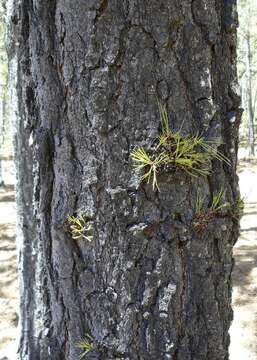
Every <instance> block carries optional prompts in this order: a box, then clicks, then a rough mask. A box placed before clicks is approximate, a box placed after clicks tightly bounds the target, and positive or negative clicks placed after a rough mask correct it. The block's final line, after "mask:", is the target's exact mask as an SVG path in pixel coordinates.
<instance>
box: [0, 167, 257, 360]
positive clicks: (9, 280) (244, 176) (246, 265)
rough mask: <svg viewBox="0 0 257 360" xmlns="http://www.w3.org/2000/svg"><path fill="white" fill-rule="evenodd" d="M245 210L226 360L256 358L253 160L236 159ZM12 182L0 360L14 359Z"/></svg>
mask: <svg viewBox="0 0 257 360" xmlns="http://www.w3.org/2000/svg"><path fill="white" fill-rule="evenodd" d="M238 170H239V171H238V172H239V179H240V188H241V194H242V196H243V197H244V200H245V211H244V216H243V217H242V221H241V236H240V239H239V240H238V242H237V244H236V245H235V248H234V257H235V268H234V272H233V284H234V286H233V309H234V321H233V323H232V326H231V329H230V334H231V346H230V360H257V161H255V162H249V161H248V162H244V161H241V162H240V166H239V169H238ZM14 234H15V199H14V190H13V186H7V187H5V188H2V189H1V188H0V324H1V327H0V360H16V359H17V358H16V355H15V351H16V346H17V344H16V339H17V322H18V281H17V273H16V256H17V254H16V247H15V235H14Z"/></svg>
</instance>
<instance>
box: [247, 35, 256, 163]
mask: <svg viewBox="0 0 257 360" xmlns="http://www.w3.org/2000/svg"><path fill="white" fill-rule="evenodd" d="M251 69H252V52H251V41H250V32H249V29H248V31H247V34H246V79H247V80H246V82H247V114H248V146H249V149H250V151H249V155H250V156H255V149H254V143H255V141H254V102H253V99H252V98H253V96H252V70H251Z"/></svg>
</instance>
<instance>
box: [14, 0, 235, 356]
mask: <svg viewBox="0 0 257 360" xmlns="http://www.w3.org/2000/svg"><path fill="white" fill-rule="evenodd" d="M236 26H237V17H236V4H235V2H234V1H230V2H224V1H221V0H218V1H212V0H208V1H205V2H203V1H198V0H196V1H194V2H188V1H187V0H180V1H175V0H169V1H167V0H165V1H160V0H151V1H148V2H146V1H141V2H135V1H133V0H127V1H114V0H109V1H108V0H101V1H100V0H99V1H98V0H94V1H84V0H83V1H81V0H77V1H62V0H60V1H58V2H57V1H55V0H53V1H47V2H46V1H42V0H38V1H37V2H32V1H28V0H21V1H20V2H19V3H18V2H16V1H15V2H14V3H13V11H12V14H10V34H11V35H10V36H11V43H10V45H9V58H10V66H11V69H12V71H16V70H17V76H16V84H17V87H16V91H17V92H16V94H15V92H13V95H17V96H18V117H17V130H16V157H17V158H18V165H17V170H18V207H19V228H20V231H19V236H18V243H19V252H20V259H19V268H20V277H21V320H20V324H21V342H20V349H19V352H20V357H21V359H33V360H35V359H49V358H51V359H52V360H59V359H60V360H61V359H77V357H78V354H80V353H81V352H83V350H84V351H85V352H86V351H87V350H90V351H89V352H88V353H87V359H117V358H119V359H133V360H134V359H147V360H149V359H153V360H154V359H176V360H179V359H180V360H182V359H183V360H187V359H192V358H197V359H199V360H201V359H202V360H204V359H210V360H221V359H224V360H225V359H228V345H229V336H228V329H229V326H230V322H231V319H232V311H231V306H230V302H231V269H232V264H233V262H232V248H233V244H234V243H235V241H236V239H237V236H238V219H237V217H236V216H235V213H233V214H234V215H233V214H232V213H231V212H229V211H228V210H226V209H228V207H229V208H230V209H232V207H235V203H236V202H237V199H238V192H237V177H236V174H235V170H236V153H237V131H238V123H239V120H240V111H239V109H238V106H239V102H240V99H239V96H238V89H237V83H236V62H235V60H236V59H235V58H236ZM16 60H17V61H16ZM156 98H158V99H159V100H160V102H161V103H162V104H163V105H165V107H166V109H167V111H168V114H169V127H170V128H171V131H173V132H177V131H180V134H181V136H187V135H188V136H191V137H192V136H196V135H197V134H202V136H204V138H205V139H206V141H209V140H212V141H213V140H214V139H215V144H216V145H215V146H216V147H218V149H219V151H220V152H222V153H224V154H225V155H226V156H228V157H229V159H230V161H231V166H228V165H227V164H226V161H219V160H218V159H214V160H213V161H212V164H211V166H209V171H210V175H209V176H199V177H195V176H191V175H190V174H188V173H186V172H185V171H182V170H179V169H177V170H175V169H176V166H174V164H173V166H171V168H170V167H168V169H166V170H165V168H160V169H159V174H158V184H159V187H160V192H158V191H157V190H156V191H153V189H152V185H151V184H147V183H145V182H143V183H142V182H141V181H140V175H139V174H137V173H135V170H134V169H133V166H132V160H131V153H132V151H133V149H135V148H136V147H137V146H141V147H142V146H143V147H144V149H146V151H148V152H149V151H151V149H152V145H153V142H154V141H155V139H157V138H158V136H159V134H160V131H161V127H160V117H159V111H158V105H157V101H156ZM206 166H207V167H208V164H206ZM218 194H219V195H218ZM217 196H218V197H219V201H218V203H217V207H215V206H214V200H215V198H216V200H217ZM225 203H226V204H227V205H226V206H225ZM228 204H229V205H228ZM219 207H220V208H219ZM225 207H226V209H225ZM218 208H219V209H218ZM204 214H208V217H207V218H206V217H205V215H204ZM69 216H73V217H69ZM81 217H83V219H81ZM68 219H69V221H70V222H72V221H76V220H78V221H79V225H78V224H77V225H74V224H73V225H72V226H73V228H72V229H73V230H72V231H70V230H71V228H70V227H69V224H68V223H67V220H68ZM199 223H200V225H202V227H201V226H199ZM196 225H197V226H196ZM200 228H201V231H200ZM83 229H86V231H87V232H89V230H90V234H89V233H86V235H87V236H86V237H87V238H84V237H83V236H80V234H83ZM92 229H93V231H92ZM76 231H77V232H76ZM84 235H85V233H84ZM75 237H79V238H77V239H75ZM89 240H91V241H89ZM85 334H87V338H86V339H85V340H84V342H80V343H79V344H78V343H77V342H78V341H79V339H81V338H82V337H83V336H85ZM78 345H79V346H81V347H82V349H80V348H79V346H78Z"/></svg>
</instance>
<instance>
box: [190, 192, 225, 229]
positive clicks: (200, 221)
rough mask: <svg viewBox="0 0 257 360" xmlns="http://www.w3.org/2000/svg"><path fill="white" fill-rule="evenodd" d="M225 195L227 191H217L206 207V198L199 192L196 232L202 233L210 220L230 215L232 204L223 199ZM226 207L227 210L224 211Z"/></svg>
mask: <svg viewBox="0 0 257 360" xmlns="http://www.w3.org/2000/svg"><path fill="white" fill-rule="evenodd" d="M224 195H225V191H224V190H223V189H221V190H220V191H218V192H215V193H214V194H213V197H212V202H211V205H210V207H209V208H207V209H204V207H203V203H204V199H203V198H202V197H200V196H199V195H198V194H197V197H196V205H195V218H194V221H193V228H194V230H195V231H196V232H198V233H200V232H202V231H204V230H205V229H206V227H207V226H208V224H209V222H210V221H211V220H213V219H214V218H215V217H224V216H228V215H229V211H230V209H231V205H230V203H228V202H223V201H222V199H223V197H224ZM224 209H227V212H226V213H224V212H223V211H224Z"/></svg>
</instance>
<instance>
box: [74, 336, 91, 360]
mask: <svg viewBox="0 0 257 360" xmlns="http://www.w3.org/2000/svg"><path fill="white" fill-rule="evenodd" d="M75 346H76V347H77V348H79V349H81V350H82V351H83V352H82V353H81V354H80V356H79V358H80V359H83V358H84V357H85V356H86V355H87V354H88V353H89V352H90V351H93V350H94V349H95V348H96V346H95V344H94V339H93V338H92V336H90V335H89V334H86V335H85V337H84V338H82V339H81V340H79V341H78V342H77V343H76V344H75Z"/></svg>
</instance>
